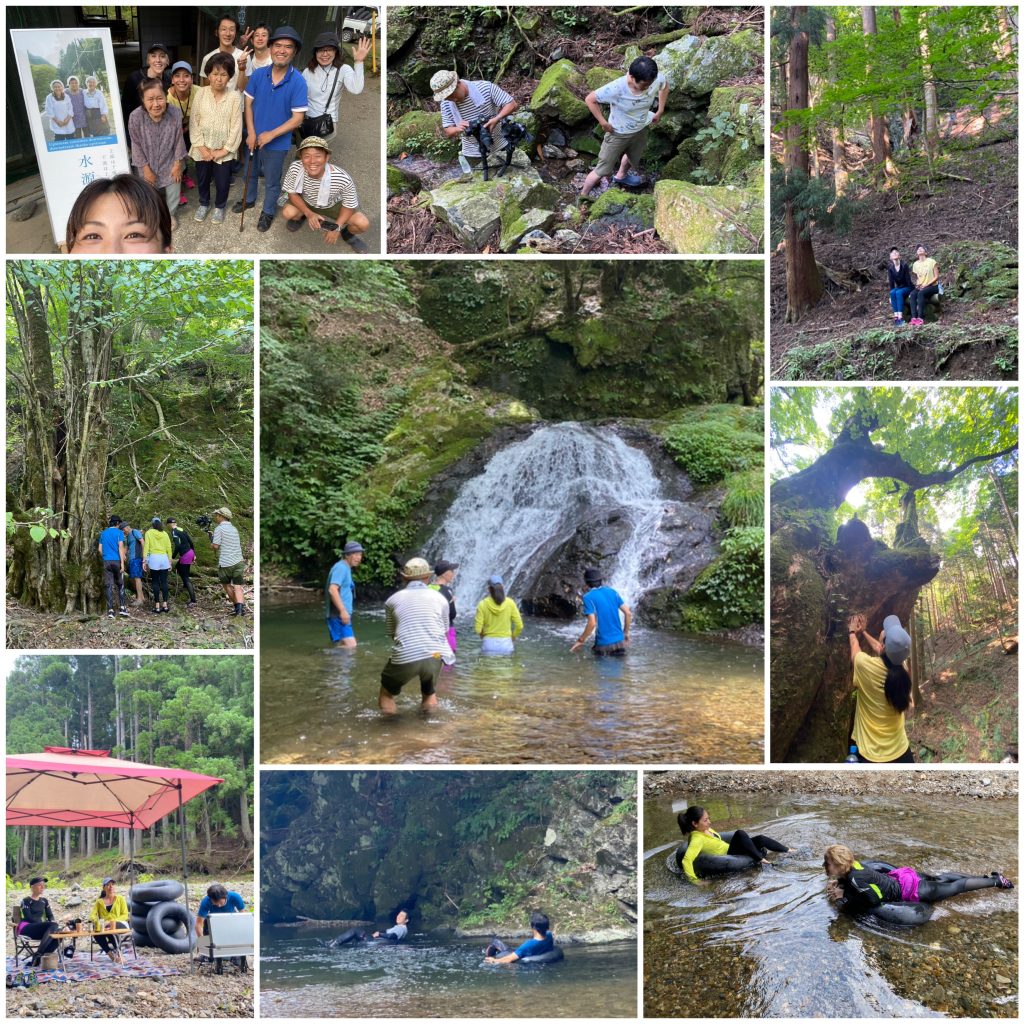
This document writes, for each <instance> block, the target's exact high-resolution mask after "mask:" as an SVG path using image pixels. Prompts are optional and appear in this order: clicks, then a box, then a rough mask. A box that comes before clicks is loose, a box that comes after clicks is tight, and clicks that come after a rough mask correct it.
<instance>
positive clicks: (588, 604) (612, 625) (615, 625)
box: [570, 569, 633, 657]
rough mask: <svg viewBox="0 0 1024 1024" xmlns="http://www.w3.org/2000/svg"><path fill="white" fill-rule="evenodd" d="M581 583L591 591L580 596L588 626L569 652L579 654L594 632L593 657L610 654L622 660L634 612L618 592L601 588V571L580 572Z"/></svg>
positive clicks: (588, 570) (604, 587)
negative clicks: (620, 615) (620, 616)
mask: <svg viewBox="0 0 1024 1024" xmlns="http://www.w3.org/2000/svg"><path fill="white" fill-rule="evenodd" d="M583 581H584V582H585V583H586V585H587V586H588V587H589V588H590V589H589V590H588V591H587V592H586V593H585V594H584V595H583V614H584V615H586V617H587V625H586V626H585V628H584V630H583V633H582V634H581V635H580V638H579V640H577V641H576V642H575V643H574V644H573V645H572V647H571V648H570V649H571V650H573V651H578V650H579V649H580V648H581V647H582V646H583V645H584V644H585V643H586V642H587V640H588V639H589V638H590V635H591V634H592V633H594V632H595V631H596V634H597V635H596V636H595V637H594V648H593V650H594V654H596V655H598V656H599V657H601V656H604V655H609V654H610V655H614V656H619V657H621V656H622V655H623V654H625V653H626V646H627V645H628V644H629V629H630V626H631V624H632V622H633V613H632V612H631V611H630V610H629V605H627V604H626V602H625V601H623V600H622V598H621V597H619V594H618V592H617V591H615V590H613V589H612V588H611V587H606V586H603V582H604V580H603V577H602V575H601V571H600V569H587V570H586V571H585V572H584V573H583ZM620 612H621V613H622V619H621V620H620V619H619V613H620Z"/></svg>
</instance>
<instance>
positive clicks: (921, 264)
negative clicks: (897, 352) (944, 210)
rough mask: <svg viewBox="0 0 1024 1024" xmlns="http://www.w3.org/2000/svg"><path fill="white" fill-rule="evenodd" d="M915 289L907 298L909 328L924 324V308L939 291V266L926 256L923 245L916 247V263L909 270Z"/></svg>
mask: <svg viewBox="0 0 1024 1024" xmlns="http://www.w3.org/2000/svg"><path fill="white" fill-rule="evenodd" d="M910 272H911V273H912V274H913V275H914V283H915V284H916V285H917V287H916V288H915V289H914V290H913V291H912V292H911V293H910V295H908V296H907V298H908V299H909V301H910V326H911V327H920V326H921V325H922V324H923V323H924V307H925V306H927V305H928V300H929V299H930V298H931V297H932V296H933V295H935V294H936V292H938V290H939V265H938V264H937V263H936V262H935V260H933V259H932V258H931V257H930V256H929V255H928V250H927V249H925V247H924V246H923V245H919V246H918V247H917V261H916V262H915V263H914V265H913V266H912V267H911V268H910Z"/></svg>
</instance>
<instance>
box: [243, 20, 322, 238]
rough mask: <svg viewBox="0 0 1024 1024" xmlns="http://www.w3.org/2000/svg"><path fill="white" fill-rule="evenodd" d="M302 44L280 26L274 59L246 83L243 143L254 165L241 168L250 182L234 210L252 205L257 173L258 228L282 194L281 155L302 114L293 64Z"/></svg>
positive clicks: (301, 91)
mask: <svg viewBox="0 0 1024 1024" xmlns="http://www.w3.org/2000/svg"><path fill="white" fill-rule="evenodd" d="M301 49H302V39H301V38H300V37H299V34H298V33H297V32H296V31H295V29H293V28H292V27H291V25H282V26H281V28H279V29H277V31H276V32H274V34H273V35H272V36H271V37H270V57H271V60H272V62H273V63H271V64H268V65H267V66H266V67H262V68H257V70H256V71H254V72H253V74H252V78H250V79H249V82H248V84H247V85H246V87H245V132H246V139H245V144H246V147H247V148H248V151H249V153H248V159H253V151H254V150H255V164H254V166H253V168H252V170H251V171H250V170H249V169H248V166H247V167H246V172H245V173H246V180H247V181H248V183H249V185H248V188H247V189H246V192H245V199H244V205H243V200H241V199H240V200H238V202H237V203H235V205H234V207H233V210H234V212H235V213H241V212H242V211H243V210H245V209H248V208H249V207H251V206H255V205H256V195H257V193H258V192H259V187H260V174H261V173H262V174H263V178H264V182H265V185H264V190H263V212H262V213H261V214H260V219H259V223H258V224H257V225H256V230H257V231H266V230H268V229H269V227H270V225H271V223H272V222H273V220H274V214H275V212H276V211H277V199H278V196H280V194H281V174H282V172H283V170H284V160H285V157H286V156H287V155H288V150H289V149H290V148H291V145H292V131H293V130H294V129H295V128H298V126H299V125H300V124H302V121H303V118H304V117H305V114H306V80H305V79H304V78H303V77H302V75H301V74H300V73H299V72H298V71H296V70H295V68H293V67H292V60H293V59H294V58H295V57H296V56H297V55H298V52H299V50H301Z"/></svg>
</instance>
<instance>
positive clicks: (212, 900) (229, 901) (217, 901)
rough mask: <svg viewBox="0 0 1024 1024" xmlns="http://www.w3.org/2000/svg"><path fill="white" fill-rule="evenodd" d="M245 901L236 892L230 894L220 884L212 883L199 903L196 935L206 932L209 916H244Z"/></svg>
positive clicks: (229, 891)
mask: <svg viewBox="0 0 1024 1024" xmlns="http://www.w3.org/2000/svg"><path fill="white" fill-rule="evenodd" d="M244 913H245V900H244V899H242V897H241V896H240V895H239V894H238V893H237V892H232V891H231V890H229V889H227V888H226V887H225V886H223V885H221V884H220V883H214V884H213V885H211V886H210V888H209V889H207V890H206V895H205V896H204V897H203V898H202V899H201V900H200V901H199V911H198V912H197V914H196V933H197V934H198V935H203V934H204V933H205V932H206V919H207V918H208V917H209V916H210V915H211V914H244Z"/></svg>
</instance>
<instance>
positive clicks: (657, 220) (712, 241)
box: [654, 179, 764, 253]
mask: <svg viewBox="0 0 1024 1024" xmlns="http://www.w3.org/2000/svg"><path fill="white" fill-rule="evenodd" d="M654 226H655V228H656V229H657V231H658V237H659V238H661V240H662V241H663V242H664V243H665V244H666V245H667V246H668V247H669V248H670V249H671V250H672V252H678V253H755V252H759V251H761V239H762V238H763V235H764V194H763V191H761V190H758V189H756V188H755V187H754V186H749V187H745V188H741V187H739V186H735V185H719V186H716V185H694V184H692V183H690V182H686V181H677V180H675V179H662V180H661V181H659V182H657V183H656V184H655V186H654Z"/></svg>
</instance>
